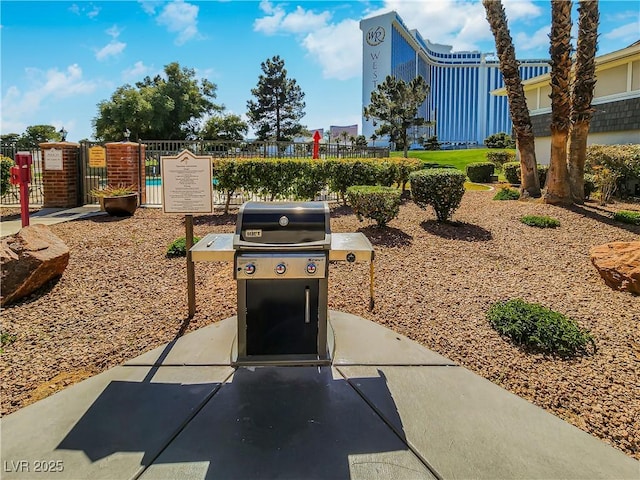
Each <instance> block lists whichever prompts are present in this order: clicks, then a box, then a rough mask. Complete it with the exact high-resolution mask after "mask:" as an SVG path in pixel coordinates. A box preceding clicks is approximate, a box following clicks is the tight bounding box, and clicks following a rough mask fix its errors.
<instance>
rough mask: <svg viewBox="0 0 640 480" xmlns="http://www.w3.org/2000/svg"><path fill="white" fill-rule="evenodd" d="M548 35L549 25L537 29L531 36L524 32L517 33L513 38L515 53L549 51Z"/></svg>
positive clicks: (549, 31)
mask: <svg viewBox="0 0 640 480" xmlns="http://www.w3.org/2000/svg"><path fill="white" fill-rule="evenodd" d="M549 33H551V25H545V26H544V27H541V28H539V29H538V30H536V31H535V32H533V33H532V34H531V35H529V34H528V33H525V32H519V33H517V34H515V35H514V37H513V44H514V47H515V49H516V53H519V52H526V51H530V50H537V49H547V50H548V49H549Z"/></svg>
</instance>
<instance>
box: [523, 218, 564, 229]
mask: <svg viewBox="0 0 640 480" xmlns="http://www.w3.org/2000/svg"><path fill="white" fill-rule="evenodd" d="M520 221H521V222H522V223H524V224H525V225H529V226H530V227H538V228H556V227H559V226H560V222H559V221H558V220H556V219H555V218H551V217H549V216H547V215H525V216H524V217H522V218H520Z"/></svg>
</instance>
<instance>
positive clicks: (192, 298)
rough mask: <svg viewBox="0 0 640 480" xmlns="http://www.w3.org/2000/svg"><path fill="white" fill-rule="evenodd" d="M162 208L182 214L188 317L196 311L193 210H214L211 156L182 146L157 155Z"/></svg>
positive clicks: (199, 211) (200, 211) (198, 211)
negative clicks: (192, 255)
mask: <svg viewBox="0 0 640 480" xmlns="http://www.w3.org/2000/svg"><path fill="white" fill-rule="evenodd" d="M160 161H161V165H162V168H161V169H160V174H161V178H162V211H163V212H164V213H183V214H185V243H186V248H187V304H188V307H189V318H193V316H194V315H195V313H196V274H195V265H194V263H193V260H192V258H191V247H193V214H194V213H213V178H212V177H213V171H212V168H211V162H212V157H210V156H202V155H195V154H193V153H192V152H190V151H189V150H183V151H182V152H180V153H179V154H178V155H176V156H166V157H160Z"/></svg>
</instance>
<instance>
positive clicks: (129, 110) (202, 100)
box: [93, 62, 223, 140]
mask: <svg viewBox="0 0 640 480" xmlns="http://www.w3.org/2000/svg"><path fill="white" fill-rule="evenodd" d="M215 98H216V85H214V84H213V83H211V82H210V81H209V80H206V79H202V80H200V81H198V80H197V79H196V78H195V70H193V69H190V68H186V67H184V68H181V67H180V65H179V64H178V63H177V62H173V63H170V64H168V65H166V66H165V67H164V75H156V76H155V77H154V78H150V77H145V78H144V79H143V80H142V81H141V82H138V83H136V85H135V87H134V86H131V85H128V84H126V85H123V86H121V87H118V88H117V89H116V91H115V92H114V93H113V95H112V96H111V99H109V100H103V101H102V102H100V103H99V104H98V116H97V117H96V118H94V120H93V125H94V129H95V136H96V138H98V139H100V140H121V139H122V137H123V132H124V131H125V130H127V129H128V130H129V131H130V132H131V138H158V139H166V140H179V139H180V140H181V139H186V138H195V137H196V136H197V133H198V130H199V125H200V122H201V119H202V118H204V117H205V116H207V115H211V114H213V113H215V112H219V111H221V110H222V109H223V107H222V106H219V105H216V104H214V103H213V99H215Z"/></svg>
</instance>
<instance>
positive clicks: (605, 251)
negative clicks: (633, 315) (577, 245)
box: [589, 241, 640, 295]
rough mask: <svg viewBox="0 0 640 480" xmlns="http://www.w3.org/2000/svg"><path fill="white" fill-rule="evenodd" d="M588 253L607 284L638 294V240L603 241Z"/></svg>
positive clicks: (639, 283) (639, 264)
mask: <svg viewBox="0 0 640 480" xmlns="http://www.w3.org/2000/svg"><path fill="white" fill-rule="evenodd" d="M589 255H590V257H591V263H593V264H594V265H595V267H596V268H597V269H598V272H599V273H600V276H601V277H602V278H603V279H604V281H605V283H606V284H607V285H609V286H610V287H611V288H614V289H616V290H626V291H628V292H631V293H633V294H635V295H640V241H637V242H611V243H605V244H604V245H598V246H597V247H593V248H592V249H591V250H589Z"/></svg>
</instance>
